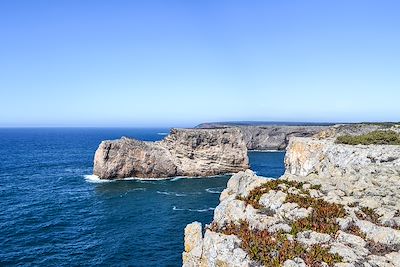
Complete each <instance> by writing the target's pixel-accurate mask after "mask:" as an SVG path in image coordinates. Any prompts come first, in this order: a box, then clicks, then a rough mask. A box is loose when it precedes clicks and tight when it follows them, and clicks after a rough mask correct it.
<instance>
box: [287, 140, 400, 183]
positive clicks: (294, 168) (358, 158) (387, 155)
mask: <svg viewBox="0 0 400 267" xmlns="http://www.w3.org/2000/svg"><path fill="white" fill-rule="evenodd" d="M287 151H288V152H287V155H286V157H285V165H286V173H288V174H293V175H299V176H307V175H309V174H312V173H314V174H317V175H319V176H321V177H322V176H324V177H343V176H365V177H372V176H377V175H381V176H382V175H385V176H388V175H389V176H390V175H392V176H393V175H397V176H400V146H390V145H368V146H364V145H358V146H350V145H342V144H335V143H334V139H321V140H320V139H317V138H299V137H294V138H292V139H291V140H290V143H289V146H288V149H287Z"/></svg>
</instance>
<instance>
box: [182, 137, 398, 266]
mask: <svg viewBox="0 0 400 267" xmlns="http://www.w3.org/2000/svg"><path fill="white" fill-rule="evenodd" d="M399 153H400V146H376V145H372V146H350V145H338V144H335V143H334V140H333V139H331V138H327V139H318V138H292V139H291V141H290V144H289V146H288V148H287V153H286V159H285V164H286V168H287V169H286V173H285V175H284V176H283V177H281V178H280V179H279V180H273V179H268V178H261V177H257V176H256V175H255V174H254V173H253V172H251V171H250V170H247V171H245V172H240V173H237V174H235V175H233V176H232V178H231V179H230V180H229V181H228V184H227V188H226V189H225V190H224V191H223V192H222V193H221V196H220V204H219V205H218V206H217V207H216V209H215V211H214V219H213V222H212V223H211V224H210V225H209V226H207V227H206V230H205V233H204V235H202V232H201V225H200V224H199V223H196V222H195V223H192V224H189V225H188V226H187V227H186V229H185V251H184V252H183V265H184V266H286V267H289V266H291V267H295V266H298V267H300V266H301V267H304V266H338V267H339V266H365V267H372V266H374V267H375V266H392V267H394V266H400V167H399V166H400V161H399V155H400V154H399Z"/></svg>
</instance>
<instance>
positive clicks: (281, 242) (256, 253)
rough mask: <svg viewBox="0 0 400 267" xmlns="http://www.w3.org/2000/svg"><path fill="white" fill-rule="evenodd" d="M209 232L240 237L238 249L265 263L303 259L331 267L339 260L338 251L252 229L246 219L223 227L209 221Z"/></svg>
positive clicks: (280, 234)
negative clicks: (334, 252)
mask: <svg viewBox="0 0 400 267" xmlns="http://www.w3.org/2000/svg"><path fill="white" fill-rule="evenodd" d="M210 227H211V228H209V229H210V230H212V231H215V232H220V233H223V234H226V235H232V234H233V235H236V236H237V237H238V238H239V239H240V240H241V244H240V246H241V248H242V249H243V250H245V251H246V252H247V253H248V255H249V257H250V258H251V259H252V260H254V261H257V262H260V263H262V264H264V266H276V267H278V266H282V264H283V263H284V262H285V261H286V260H290V259H294V258H297V257H300V258H302V259H303V260H304V261H305V262H306V264H307V265H308V266H319V265H320V264H321V263H322V262H325V263H327V264H328V266H333V265H334V264H335V263H338V262H341V261H342V258H341V257H340V256H339V255H338V254H332V253H330V252H329V249H328V248H327V247H324V246H321V245H313V246H311V247H305V246H304V245H303V244H301V243H299V242H297V241H296V240H293V239H289V238H288V236H287V234H286V233H283V232H277V233H270V232H268V230H258V229H251V228H250V226H249V223H248V222H247V221H243V220H242V221H240V222H239V223H236V224H235V223H233V222H231V223H229V224H226V225H224V226H222V227H218V225H217V224H215V223H214V224H212V225H211V226H210Z"/></svg>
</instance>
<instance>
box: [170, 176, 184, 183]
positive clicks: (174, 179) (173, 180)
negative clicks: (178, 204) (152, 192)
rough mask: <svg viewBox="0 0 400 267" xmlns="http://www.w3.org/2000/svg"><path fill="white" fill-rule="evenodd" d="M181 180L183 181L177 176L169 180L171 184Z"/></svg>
mask: <svg viewBox="0 0 400 267" xmlns="http://www.w3.org/2000/svg"><path fill="white" fill-rule="evenodd" d="M181 179H183V177H179V176H177V177H174V178H172V179H170V181H171V182H175V181H178V180H181Z"/></svg>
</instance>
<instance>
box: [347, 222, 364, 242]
mask: <svg viewBox="0 0 400 267" xmlns="http://www.w3.org/2000/svg"><path fill="white" fill-rule="evenodd" d="M345 232H346V233H348V234H352V235H356V236H359V237H361V238H362V239H366V238H367V235H366V234H365V233H364V232H362V231H361V229H360V227H358V226H357V225H355V224H354V223H352V224H351V225H350V226H349V227H347V228H346V230H345Z"/></svg>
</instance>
